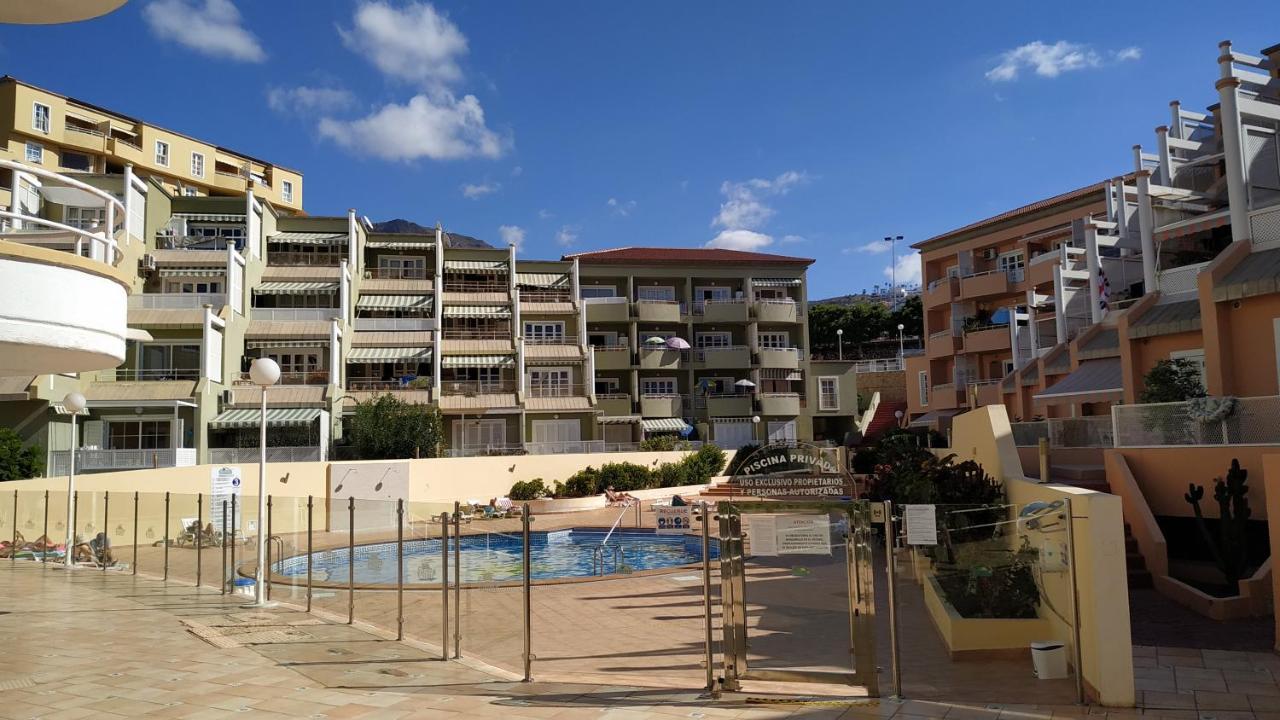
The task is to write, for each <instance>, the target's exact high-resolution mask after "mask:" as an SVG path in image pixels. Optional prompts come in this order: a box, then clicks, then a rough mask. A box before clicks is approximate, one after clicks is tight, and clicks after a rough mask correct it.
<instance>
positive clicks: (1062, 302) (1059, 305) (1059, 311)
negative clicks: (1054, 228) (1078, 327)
mask: <svg viewBox="0 0 1280 720" xmlns="http://www.w3.org/2000/svg"><path fill="white" fill-rule="evenodd" d="M1064 256H1065V255H1064ZM1053 325H1054V329H1055V330H1056V331H1057V334H1058V342H1060V343H1061V342H1066V341H1067V293H1066V286H1065V285H1063V283H1062V264H1061V263H1059V264H1057V265H1054V266H1053Z"/></svg>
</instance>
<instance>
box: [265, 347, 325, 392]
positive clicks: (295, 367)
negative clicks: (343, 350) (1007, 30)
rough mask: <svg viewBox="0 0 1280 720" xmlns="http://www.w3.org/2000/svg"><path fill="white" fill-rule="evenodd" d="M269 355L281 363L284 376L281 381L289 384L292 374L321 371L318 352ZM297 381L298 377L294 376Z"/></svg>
mask: <svg viewBox="0 0 1280 720" xmlns="http://www.w3.org/2000/svg"><path fill="white" fill-rule="evenodd" d="M267 357H269V358H271V359H272V360H275V361H276V363H277V364H278V365H280V374H281V376H282V378H281V380H280V382H281V383H283V384H286V385H287V384H289V380H290V378H288V376H289V375H290V374H293V375H300V374H303V373H308V372H319V371H320V370H321V367H320V355H319V354H317V353H268V354H267ZM293 380H294V382H296V381H297V380H296V378H293Z"/></svg>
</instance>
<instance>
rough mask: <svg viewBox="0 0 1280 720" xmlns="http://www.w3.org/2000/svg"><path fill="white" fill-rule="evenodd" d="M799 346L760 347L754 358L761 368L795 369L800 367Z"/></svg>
mask: <svg viewBox="0 0 1280 720" xmlns="http://www.w3.org/2000/svg"><path fill="white" fill-rule="evenodd" d="M800 355H801V351H800V348H760V350H759V351H758V352H757V353H756V358H757V359H758V360H759V361H760V367H762V368H781V369H783V370H796V369H798V368H799V367H800Z"/></svg>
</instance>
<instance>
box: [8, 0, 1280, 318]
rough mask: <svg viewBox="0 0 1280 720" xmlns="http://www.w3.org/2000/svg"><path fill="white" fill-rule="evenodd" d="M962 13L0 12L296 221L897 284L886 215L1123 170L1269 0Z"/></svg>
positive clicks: (19, 47)
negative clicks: (295, 213) (230, 157)
mask: <svg viewBox="0 0 1280 720" xmlns="http://www.w3.org/2000/svg"><path fill="white" fill-rule="evenodd" d="M980 7H981V9H978V8H979V6H978V5H975V4H970V3H955V2H945V3H944V2H937V3H879V4H875V5H874V6H873V5H872V4H870V3H853V2H844V1H841V2H804V3H764V2H754V1H750V0H737V1H724V2H712V1H705V2H674V1H670V2H660V3H630V4H623V3H606V2H597V1H592V0H583V1H581V2H567V1H562V2H552V1H550V0H548V1H547V2H537V3H529V2H523V3H517V2H504V3H499V2H478V3H470V4H467V3H458V2H435V3H417V2H406V1H404V0H396V1H391V0H388V1H387V2H371V1H368V0H279V1H272V2H265V1H262V0H256V1H252V2H251V1H250V0H130V2H129V3H128V4H127V5H126V6H125V7H124V8H123V9H121V10H120V11H118V12H116V13H113V14H112V15H109V16H107V17H104V18H100V19H97V20H93V21H88V22H84V23H79V24H75V25H67V26H54V27H14V26H8V27H3V28H0V62H2V63H3V70H4V72H6V73H9V74H11V75H15V76H17V77H19V78H22V79H24V80H26V81H28V82H32V83H35V84H37V85H42V86H44V87H47V88H49V89H52V90H55V91H59V92H62V93H64V94H67V95H71V96H75V97H78V98H82V99H84V100H87V101H90V102H94V103H97V104H101V105H104V106H107V107H110V108H113V109H116V110H119V111H121V112H125V113H128V114H133V115H138V116H141V117H143V118H146V119H148V120H150V121H152V122H155V123H157V124H160V125H164V126H167V127H171V128H173V129H175V130H180V131H183V132H186V133H188V134H191V135H195V136H197V137H200V138H204V139H207V140H210V141H213V142H216V143H218V144H221V145H225V146H228V147H231V148H234V149H237V150H241V151H243V152H247V153H250V154H253V155H256V156H260V157H263V158H266V159H269V160H271V161H272V162H276V163H279V164H281V165H285V166H288V167H293V168H297V169H300V170H302V171H303V172H304V173H305V206H306V210H307V211H308V212H310V213H313V214H333V213H341V212H344V211H345V210H346V208H348V207H355V208H357V209H358V210H359V211H360V212H361V213H363V214H365V215H368V216H369V217H370V218H373V219H375V220H380V219H389V218H393V217H405V218H408V219H411V220H414V221H417V222H420V223H422V224H433V223H435V222H436V221H437V220H438V221H441V222H443V223H444V224H445V226H446V228H448V229H451V230H454V231H457V232H461V233H465V234H468V235H475V236H477V237H482V238H485V239H486V240H489V241H490V242H493V243H500V242H502V241H503V240H504V239H510V240H518V241H519V242H520V243H521V253H522V256H524V257H558V256H559V255H560V254H562V253H564V252H572V251H582V250H590V249H599V248H606V247H617V246H626V245H658V246H700V245H705V244H707V243H717V244H719V245H722V246H727V247H739V248H744V249H758V250H763V251H767V252H779V253H784V254H793V255H801V256H806V257H813V258H817V259H818V263H817V265H815V266H814V268H813V270H812V271H811V273H810V278H811V286H812V289H811V293H812V296H813V297H825V296H829V295H836V294H843V293H847V292H855V291H859V290H861V289H863V288H870V287H871V286H873V285H875V284H877V283H881V284H884V283H887V281H888V273H887V270H888V266H889V264H890V260H889V254H888V253H887V252H874V251H872V250H873V249H874V250H885V249H887V245H885V244H884V243H883V242H877V241H878V240H879V239H880V238H883V237H884V236H886V235H890V234H892V235H903V236H904V237H905V238H906V239H907V242H915V241H918V240H921V239H923V238H926V237H929V236H931V235H934V234H937V233H940V232H944V231H946V230H948V229H951V228H954V227H958V226H960V225H963V224H966V223H968V222H971V221H973V220H976V219H979V218H982V217H986V216H989V215H992V214H995V213H998V212H1001V211H1003V210H1005V209H1008V208H1011V207H1015V206H1017V205H1020V204H1024V203H1027V202H1031V201H1034V200H1036V199H1038V198H1041V197H1044V196H1047V195H1052V194H1055V193H1058V192H1062V191H1065V190H1069V189H1073V188H1075V187H1078V186H1081V185H1084V184H1087V183H1090V182H1093V181H1096V180H1099V179H1102V178H1104V177H1107V176H1111V175H1115V174H1118V173H1120V172H1123V171H1125V170H1126V169H1128V167H1129V163H1130V147H1131V146H1132V145H1133V144H1134V143H1143V144H1144V145H1146V146H1148V147H1151V146H1153V144H1154V140H1153V137H1154V136H1153V133H1152V129H1153V128H1154V127H1155V126H1156V125H1159V124H1163V123H1166V122H1167V119H1168V101H1169V100H1171V99H1175V98H1177V99H1180V100H1182V101H1183V102H1184V104H1185V105H1186V106H1188V107H1192V108H1200V109H1202V108H1203V107H1204V106H1205V105H1207V104H1209V103H1212V102H1214V101H1215V99H1216V93H1215V91H1214V89H1213V82H1214V80H1215V79H1216V74H1217V68H1216V64H1215V58H1216V55H1217V48H1216V45H1217V42H1218V41H1220V40H1222V39H1227V38H1230V39H1231V40H1233V41H1234V42H1235V43H1236V47H1237V49H1239V50H1242V51H1244V52H1249V53H1256V52H1257V51H1258V50H1260V49H1261V48H1263V47H1266V46H1268V45H1272V44H1275V43H1280V4H1277V3H1275V2H1274V0H1273V1H1272V2H1252V3H1251V2H1238V3H1234V4H1233V5H1232V11H1231V12H1230V13H1221V12H1215V11H1214V10H1212V5H1206V4H1204V3H1202V2H1201V3H1196V4H1190V3H1185V4H1184V3H1177V2H1166V3H1162V4H1160V5H1156V4H1148V3H1115V2H1077V3H1069V4H1068V3H1030V2H1025V0H1018V1H1014V2H986V3H983V4H982V5H981V6H980ZM900 250H904V251H905V248H904V247H902V246H900ZM904 255H905V252H904ZM900 263H901V264H902V273H901V274H900V279H901V277H902V276H903V275H904V274H905V275H906V276H907V277H910V275H911V274H912V273H913V271H914V272H918V267H916V266H917V265H918V263H913V262H912V260H911V259H910V258H906V259H900Z"/></svg>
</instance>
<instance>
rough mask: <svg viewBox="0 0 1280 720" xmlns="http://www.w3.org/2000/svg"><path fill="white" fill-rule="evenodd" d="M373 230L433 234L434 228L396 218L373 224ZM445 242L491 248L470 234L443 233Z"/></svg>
mask: <svg viewBox="0 0 1280 720" xmlns="http://www.w3.org/2000/svg"><path fill="white" fill-rule="evenodd" d="M373 231H374V232H378V233H399V234H402V235H403V234H407V235H435V233H436V230H435V228H429V227H423V226H421V225H419V224H418V223H416V222H413V221H412V220H405V219H403V218H396V219H395V220H384V221H382V222H376V223H374V224H373ZM444 237H445V244H446V246H447V247H450V248H493V246H492V245H490V244H489V243H487V242H485V241H484V240H481V239H479V238H473V237H471V236H470V235H460V234H458V233H451V232H447V233H445V234H444Z"/></svg>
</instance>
